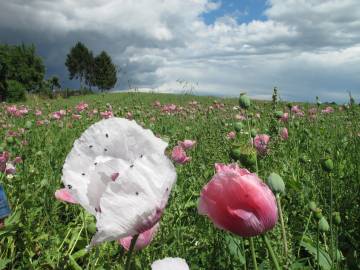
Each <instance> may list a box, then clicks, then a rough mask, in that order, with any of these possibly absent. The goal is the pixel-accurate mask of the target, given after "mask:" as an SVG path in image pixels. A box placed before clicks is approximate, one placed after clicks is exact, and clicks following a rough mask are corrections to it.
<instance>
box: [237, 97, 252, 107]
mask: <svg viewBox="0 0 360 270" xmlns="http://www.w3.org/2000/svg"><path fill="white" fill-rule="evenodd" d="M250 105H251V101H250V98H249V96H247V95H246V94H245V93H241V94H240V97H239V106H240V107H241V108H243V109H248V108H249V107H250Z"/></svg>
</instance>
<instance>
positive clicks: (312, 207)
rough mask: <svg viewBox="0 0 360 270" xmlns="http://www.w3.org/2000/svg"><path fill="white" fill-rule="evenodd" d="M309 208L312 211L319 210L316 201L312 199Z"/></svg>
mask: <svg viewBox="0 0 360 270" xmlns="http://www.w3.org/2000/svg"><path fill="white" fill-rule="evenodd" d="M309 208H310V210H311V211H313V212H316V210H317V206H316V203H315V202H314V201H310V202H309Z"/></svg>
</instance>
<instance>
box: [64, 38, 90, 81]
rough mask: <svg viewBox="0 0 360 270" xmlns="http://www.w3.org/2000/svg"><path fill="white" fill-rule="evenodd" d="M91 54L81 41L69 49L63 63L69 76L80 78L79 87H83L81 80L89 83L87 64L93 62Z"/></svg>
mask: <svg viewBox="0 0 360 270" xmlns="http://www.w3.org/2000/svg"><path fill="white" fill-rule="evenodd" d="M92 59H93V56H92V53H91V51H89V49H88V48H87V47H86V46H85V45H84V44H82V43H81V42H78V43H76V45H75V46H74V47H72V48H71V49H70V53H69V54H68V55H67V57H66V62H65V65H66V67H67V68H68V71H69V78H70V80H72V79H74V78H75V79H80V88H82V87H83V85H82V84H83V81H84V80H85V83H89V82H90V81H91V80H90V79H89V76H90V75H89V72H90V69H89V65H90V64H91V63H92V62H93V60H92Z"/></svg>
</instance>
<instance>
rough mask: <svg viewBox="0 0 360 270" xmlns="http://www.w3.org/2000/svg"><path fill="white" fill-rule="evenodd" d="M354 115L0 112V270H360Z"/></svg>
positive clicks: (78, 108) (277, 110)
mask: <svg viewBox="0 0 360 270" xmlns="http://www.w3.org/2000/svg"><path fill="white" fill-rule="evenodd" d="M359 117H360V107H359V106H358V105H356V104H355V103H354V102H350V103H349V104H347V105H336V104H321V103H320V102H318V103H314V104H309V103H295V102H294V103H287V102H282V101H278V100H277V96H276V93H275V95H273V101H256V100H251V99H250V98H249V97H248V96H247V95H241V96H240V97H239V98H214V97H198V96H193V95H188V94H183V95H171V94H155V93H139V92H129V93H114V94H98V95H88V96H77V97H71V98H69V99H60V98H59V99H54V100H43V99H40V98H38V97H36V96H34V97H31V98H29V100H28V101H27V102H26V103H23V104H7V103H2V104H0V126H1V130H0V183H1V185H2V186H3V188H4V190H5V192H6V196H7V199H8V201H9V205H10V208H11V214H10V215H9V216H8V217H7V218H6V219H5V223H4V226H3V227H2V228H1V229H0V270H1V269H74V270H78V269H124V270H128V269H153V270H161V269H174V270H176V269H192V270H197V269H209V270H210V269H213V270H222V269H226V270H228V269H229V270H231V269H234V270H235V269H325V270H327V269H360V258H359V256H360V255H359V251H360V232H359V226H360V222H359V221H360V211H359V207H360V205H359V204H360V198H359V193H360V170H359V168H360V167H359V164H360V155H359V153H360V124H359V119H360V118H359ZM148 130H150V131H148ZM99 168H100V169H99ZM109 168H110V169H109ZM114 168H115V169H114ZM99 175H100V176H99ZM119 236H120V237H119ZM165 258H167V259H165ZM169 258H181V259H178V260H175V259H169ZM159 260H163V261H159ZM154 262H155V263H154ZM186 265H188V266H186ZM176 267H177V268H176ZM187 267H188V268H187Z"/></svg>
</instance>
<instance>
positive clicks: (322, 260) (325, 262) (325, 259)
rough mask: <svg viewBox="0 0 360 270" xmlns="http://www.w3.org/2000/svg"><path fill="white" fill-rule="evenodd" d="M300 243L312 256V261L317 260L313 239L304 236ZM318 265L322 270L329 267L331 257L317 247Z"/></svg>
mask: <svg viewBox="0 0 360 270" xmlns="http://www.w3.org/2000/svg"><path fill="white" fill-rule="evenodd" d="M300 245H301V246H302V247H303V248H305V249H306V250H307V251H308V252H309V253H310V254H311V255H312V256H313V258H314V261H315V262H316V261H317V248H316V243H313V241H312V240H311V239H310V238H308V237H304V239H303V241H302V242H301V243H300ZM319 265H320V267H321V268H322V269H324V270H328V269H329V270H330V269H331V258H330V256H329V254H328V253H327V252H325V251H324V250H322V249H321V248H319Z"/></svg>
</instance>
